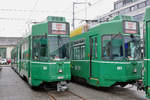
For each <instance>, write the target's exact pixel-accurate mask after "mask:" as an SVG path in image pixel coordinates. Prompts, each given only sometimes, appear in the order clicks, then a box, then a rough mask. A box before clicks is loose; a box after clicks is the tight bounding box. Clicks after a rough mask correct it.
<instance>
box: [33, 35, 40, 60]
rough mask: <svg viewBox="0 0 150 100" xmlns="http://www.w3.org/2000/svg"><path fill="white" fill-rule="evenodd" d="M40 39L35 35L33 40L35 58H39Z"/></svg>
mask: <svg viewBox="0 0 150 100" xmlns="http://www.w3.org/2000/svg"><path fill="white" fill-rule="evenodd" d="M39 45H40V44H39V39H37V38H35V37H33V40H32V58H33V59H34V60H39V57H40V55H39Z"/></svg>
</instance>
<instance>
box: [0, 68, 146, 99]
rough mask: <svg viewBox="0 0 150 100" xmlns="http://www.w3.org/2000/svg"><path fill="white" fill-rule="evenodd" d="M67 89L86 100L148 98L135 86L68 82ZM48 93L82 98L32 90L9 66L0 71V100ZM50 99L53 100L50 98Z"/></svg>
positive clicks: (36, 96)
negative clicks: (100, 85) (97, 85)
mask: <svg viewBox="0 0 150 100" xmlns="http://www.w3.org/2000/svg"><path fill="white" fill-rule="evenodd" d="M69 88H70V89H69V91H71V92H73V93H75V94H77V95H79V96H82V97H83V98H85V99H86V100H148V99H146V98H145V94H144V92H141V91H138V92H137V91H136V88H135V87H131V86H128V87H126V88H120V87H114V88H94V87H91V86H83V85H80V84H76V83H70V84H69ZM48 93H50V94H52V93H53V96H56V98H57V100H82V99H81V98H79V97H76V96H75V95H71V94H69V93H64V94H62V93H57V92H53V91H49V92H47V91H45V90H43V89H39V90H36V91H34V90H32V89H31V88H30V86H29V85H28V84H27V83H26V82H25V81H23V80H22V79H21V78H20V77H19V76H18V75H17V74H16V73H15V72H14V71H13V70H12V69H11V68H10V67H3V69H2V70H1V71H0V100H50V97H49V95H48ZM51 100H53V99H52V98H51Z"/></svg>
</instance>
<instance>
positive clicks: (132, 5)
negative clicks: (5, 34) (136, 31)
mask: <svg viewBox="0 0 150 100" xmlns="http://www.w3.org/2000/svg"><path fill="white" fill-rule="evenodd" d="M148 7H150V0H118V1H116V2H114V9H113V10H111V11H110V12H109V13H106V14H104V15H102V16H99V17H97V18H96V19H97V20H98V21H97V22H98V23H101V22H106V21H109V20H111V19H113V18H114V17H115V16H117V15H127V16H132V17H133V19H134V20H135V21H139V22H140V33H141V38H143V19H144V13H145V10H146V8H148Z"/></svg>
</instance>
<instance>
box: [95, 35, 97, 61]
mask: <svg viewBox="0 0 150 100" xmlns="http://www.w3.org/2000/svg"><path fill="white" fill-rule="evenodd" d="M97 57H98V56H97V37H95V58H97Z"/></svg>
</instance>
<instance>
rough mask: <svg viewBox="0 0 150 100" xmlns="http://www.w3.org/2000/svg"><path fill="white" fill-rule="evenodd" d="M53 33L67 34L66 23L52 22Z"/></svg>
mask: <svg viewBox="0 0 150 100" xmlns="http://www.w3.org/2000/svg"><path fill="white" fill-rule="evenodd" d="M51 34H66V24H65V23H52V33H51Z"/></svg>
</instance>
